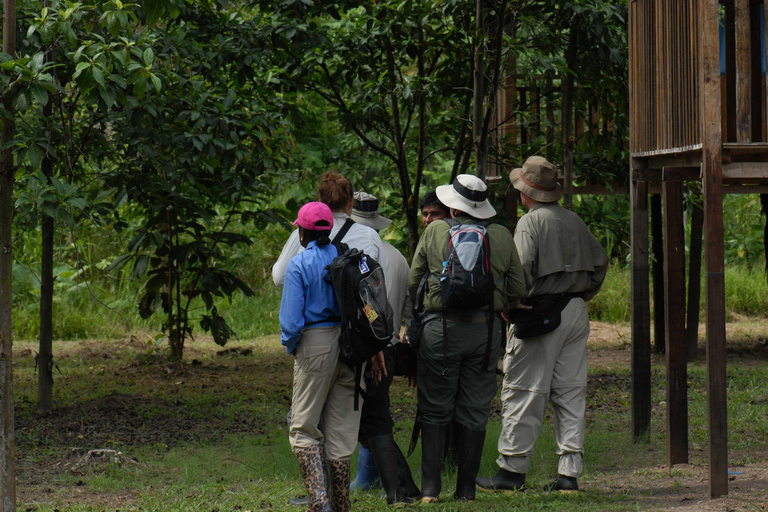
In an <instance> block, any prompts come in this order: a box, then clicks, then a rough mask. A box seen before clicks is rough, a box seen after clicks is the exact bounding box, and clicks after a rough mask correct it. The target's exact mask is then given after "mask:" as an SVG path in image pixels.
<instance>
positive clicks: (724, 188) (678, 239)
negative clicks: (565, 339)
mask: <svg viewBox="0 0 768 512" xmlns="http://www.w3.org/2000/svg"><path fill="white" fill-rule="evenodd" d="M628 1H629V52H630V158H631V163H630V197H631V208H632V225H631V232H632V242H631V244H632V398H633V400H632V420H633V430H634V434H635V436H636V438H641V437H642V436H644V435H647V433H648V430H649V427H650V417H651V401H650V396H651V381H650V376H651V328H650V294H649V288H650V287H649V269H650V265H649V243H648V241H649V236H648V235H649V229H648V228H649V221H648V220H649V208H648V197H649V193H650V192H651V190H654V191H655V192H658V193H660V198H661V201H660V203H661V205H662V206H663V212H664V218H663V272H660V273H659V274H658V275H656V274H655V275H654V282H655V284H656V286H655V288H656V287H657V286H658V285H659V281H661V282H663V283H664V288H663V291H664V293H663V297H659V300H656V301H655V304H656V311H655V313H656V317H657V320H659V319H663V324H657V327H656V337H657V339H658V338H659V337H660V334H661V333H660V329H661V328H662V327H663V330H664V332H663V334H664V340H665V346H664V350H665V357H666V373H667V389H666V393H667V400H666V403H667V425H666V426H667V459H668V464H669V465H670V466H672V465H674V464H678V463H686V462H688V405H687V400H688V398H687V387H688V380H687V362H688V360H689V354H690V349H691V345H693V347H694V349H695V344H696V342H697V334H696V333H693V332H691V329H693V328H697V327H698V306H697V305H696V307H695V310H694V313H693V314H691V315H690V317H691V319H692V320H693V321H691V320H687V318H686V311H685V300H684V297H685V296H686V286H685V247H684V231H683V191H684V187H685V186H690V185H691V184H694V185H695V186H699V187H701V191H702V197H703V205H702V209H701V210H700V212H699V213H700V214H701V216H700V217H699V219H700V220H699V221H698V222H699V225H700V227H703V233H704V271H705V274H704V275H705V277H704V283H705V296H706V311H705V317H706V354H707V361H706V363H707V416H708V430H709V447H708V451H709V453H708V460H709V494H710V496H711V497H718V496H721V495H723V494H727V493H728V444H727V439H728V436H727V431H728V422H727V415H726V338H725V277H724V270H725V268H724V236H723V232H724V230H723V194H725V193H768V136H767V135H768V134H767V130H766V118H767V117H768V115H767V114H768V112H767V111H768V106H767V105H766V85H765V78H764V69H765V65H764V62H765V52H764V48H765V37H766V36H765V29H764V25H765V24H764V9H763V1H762V0H724V1H720V2H718V0H628ZM721 42H722V44H721ZM721 54H722V55H721ZM721 61H723V62H721ZM721 68H722V69H721ZM652 204H653V202H652ZM693 215H694V219H696V215H697V212H696V211H694V212H693ZM695 224H696V220H694V225H695ZM691 254H692V255H695V251H693V250H692V251H691ZM692 263H693V262H692ZM692 275H694V274H692ZM695 275H696V276H698V273H696V274H695ZM691 282H692V284H693V283H694V281H693V280H692V281H691ZM695 282H696V283H698V277H696V279H695ZM681 298H683V300H681ZM662 299H663V300H662ZM689 302H692V301H689ZM660 304H663V310H659V306H660ZM697 304H698V301H697ZM689 306H692V304H689ZM690 309H691V308H690V307H689V310H690ZM686 323H689V325H690V327H688V334H690V336H686V328H687V327H686ZM694 326H696V327H694Z"/></svg>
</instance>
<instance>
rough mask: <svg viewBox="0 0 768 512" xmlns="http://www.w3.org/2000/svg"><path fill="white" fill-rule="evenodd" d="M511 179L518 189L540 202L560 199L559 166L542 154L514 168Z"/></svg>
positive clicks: (552, 201) (510, 175) (551, 201)
mask: <svg viewBox="0 0 768 512" xmlns="http://www.w3.org/2000/svg"><path fill="white" fill-rule="evenodd" d="M509 181H511V182H512V186H513V187H515V188H516V189H517V190H519V191H520V192H522V193H523V194H525V195H527V196H528V197H530V198H531V199H533V200H534V201H538V202H540V203H554V202H555V201H557V200H558V199H560V184H559V183H558V182H557V167H555V164H552V163H550V162H549V161H547V159H546V158H542V157H540V156H532V157H530V158H528V160H526V161H525V163H524V164H523V167H521V168H517V169H512V172H510V173H509Z"/></svg>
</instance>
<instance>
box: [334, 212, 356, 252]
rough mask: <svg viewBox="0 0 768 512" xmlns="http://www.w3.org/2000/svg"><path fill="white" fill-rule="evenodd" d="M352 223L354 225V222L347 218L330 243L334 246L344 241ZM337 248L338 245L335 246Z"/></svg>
mask: <svg viewBox="0 0 768 512" xmlns="http://www.w3.org/2000/svg"><path fill="white" fill-rule="evenodd" d="M354 223H355V221H353V220H352V219H350V218H349V217H347V220H345V221H344V225H343V226H341V229H340V230H339V232H338V233H336V236H335V237H333V240H331V243H332V244H334V245H336V243H337V242H341V241H342V240H343V239H344V237H345V236H346V235H347V232H348V231H349V228H351V227H352V224H354ZM337 247H338V245H337ZM339 254H341V252H339Z"/></svg>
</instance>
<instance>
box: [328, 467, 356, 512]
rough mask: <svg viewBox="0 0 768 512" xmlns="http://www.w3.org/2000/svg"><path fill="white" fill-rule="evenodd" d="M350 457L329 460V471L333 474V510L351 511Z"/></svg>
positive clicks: (340, 511)
mask: <svg viewBox="0 0 768 512" xmlns="http://www.w3.org/2000/svg"><path fill="white" fill-rule="evenodd" d="M349 466H350V464H349V459H347V460H340V459H331V460H328V471H329V472H330V475H331V509H332V510H333V512H349V511H350V509H351V508H352V504H351V502H350V501H349Z"/></svg>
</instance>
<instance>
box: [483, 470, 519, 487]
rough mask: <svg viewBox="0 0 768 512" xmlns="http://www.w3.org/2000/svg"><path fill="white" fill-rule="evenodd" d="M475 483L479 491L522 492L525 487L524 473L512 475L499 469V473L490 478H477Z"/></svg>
mask: <svg viewBox="0 0 768 512" xmlns="http://www.w3.org/2000/svg"><path fill="white" fill-rule="evenodd" d="M475 483H476V484H477V486H478V487H479V488H480V490H481V491H488V492H493V491H504V492H515V491H522V490H523V487H524V486H525V473H513V472H512V471H507V470H506V469H501V468H499V471H498V472H497V473H496V474H495V475H493V476H492V477H491V478H477V479H475Z"/></svg>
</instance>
